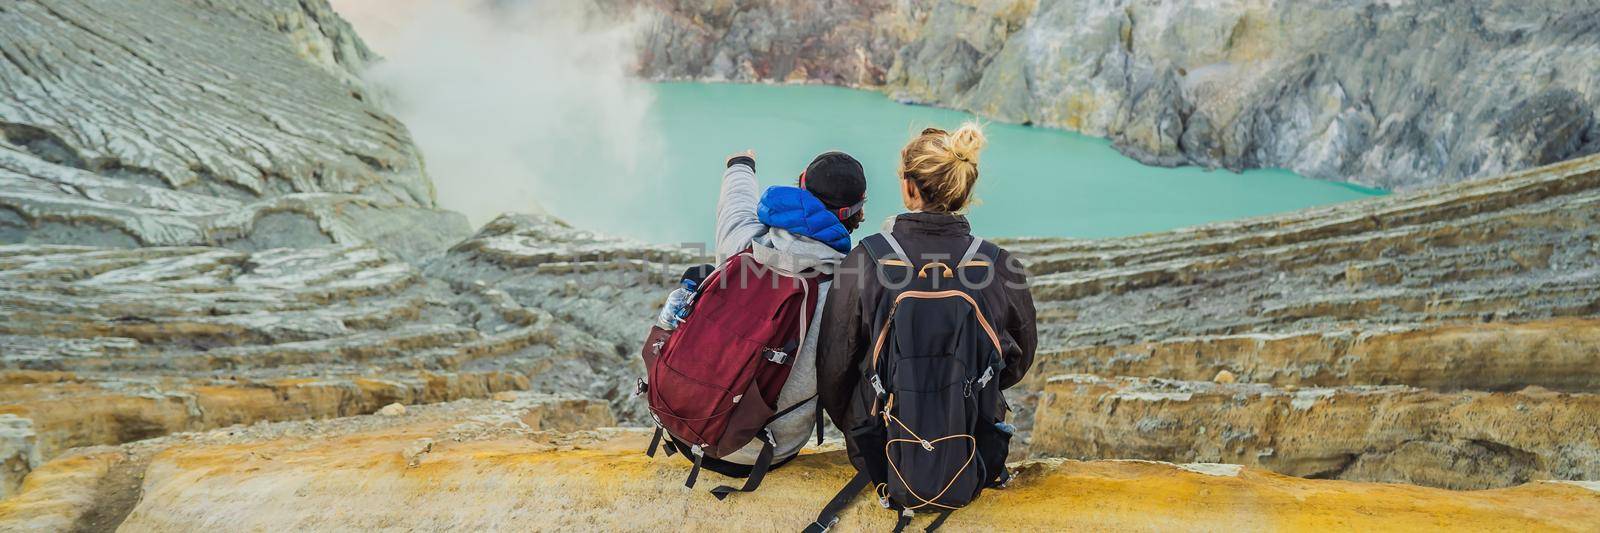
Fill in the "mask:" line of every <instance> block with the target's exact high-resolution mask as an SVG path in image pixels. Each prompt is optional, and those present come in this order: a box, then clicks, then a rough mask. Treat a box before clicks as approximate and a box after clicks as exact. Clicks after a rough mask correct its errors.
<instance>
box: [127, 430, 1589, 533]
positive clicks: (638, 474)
mask: <svg viewBox="0 0 1600 533" xmlns="http://www.w3.org/2000/svg"><path fill="white" fill-rule="evenodd" d="M441 429H443V426H440V427H431V426H426V425H424V426H410V427H404V428H397V429H386V430H380V431H370V432H365V433H355V434H350V435H346V436H342V437H337V438H327V439H303V438H284V439H276V440H271V441H265V442H260V443H249V444H228V445H214V446H197V447H186V448H172V449H169V450H167V451H165V452H162V453H161V454H159V455H157V456H156V457H155V458H154V460H153V462H152V463H151V464H150V467H149V469H148V470H147V471H146V475H145V481H144V487H143V488H144V490H143V492H144V494H143V497H142V499H141V501H140V503H139V504H138V506H137V507H136V508H135V509H134V510H133V512H132V513H131V514H130V515H129V516H128V518H127V520H126V521H125V522H124V523H123V524H122V527H121V529H120V530H121V531H193V530H221V529H226V530H232V531H294V530H371V529H404V530H439V529H455V530H469V531H483V530H516V531H526V530H536V531H553V530H563V531H570V530H584V531H593V530H601V531H663V530H717V531H757V530H760V531H772V530H776V531H797V530H799V529H801V528H802V527H803V526H805V525H806V524H807V523H809V522H810V520H811V519H812V518H813V516H814V515H815V513H816V512H817V510H818V509H819V508H820V507H821V506H822V505H823V503H824V502H826V501H827V500H828V499H829V498H830V497H831V496H832V495H833V493H834V491H835V490H836V489H838V488H839V487H840V486H842V485H843V484H844V482H845V481H846V479H847V478H848V477H849V476H850V471H849V469H848V468H847V466H846V462H845V458H844V455H843V453H842V452H839V451H827V452H821V453H810V454H807V455H806V456H803V457H801V458H799V459H797V460H795V461H794V462H793V463H791V464H790V465H789V466H787V467H785V468H783V469H781V470H779V471H777V472H775V473H773V474H772V475H771V476H769V477H768V478H767V482H766V484H765V485H764V486H763V487H762V488H761V490H760V491H759V492H757V493H755V494H749V495H737V496H734V497H732V498H729V500H728V501H725V502H719V501H717V500H716V499H714V498H712V497H711V495H710V494H707V493H706V489H709V488H711V487H714V486H716V485H718V484H720V483H723V482H726V481H727V480H725V479H723V478H721V477H719V476H717V475H715V474H710V475H706V476H703V477H702V480H701V485H700V487H699V488H698V489H696V490H689V489H685V488H684V487H683V485H682V481H683V476H684V474H685V473H686V471H687V465H686V463H685V462H684V461H683V460H682V458H680V457H664V456H658V457H656V458H655V459H651V458H647V457H645V456H644V455H643V454H642V453H640V451H641V450H642V449H643V448H644V445H645V443H646V441H647V437H648V434H647V433H645V432H643V431H640V430H619V429H602V430H598V431H587V432H579V433H575V434H571V435H564V436H555V437H551V436H549V435H551V434H549V433H545V434H541V435H543V436H527V435H522V436H515V437H506V436H489V437H486V438H484V440H473V437H460V438H450V437H449V436H448V435H449V433H448V432H445V433H440V430H441ZM422 439H430V440H428V441H427V442H426V444H425V445H419V442H421V440H422ZM411 465H415V466H411ZM1014 466H1015V467H1016V468H1018V469H1019V472H1020V474H1019V477H1018V479H1017V480H1016V481H1015V482H1014V483H1013V484H1012V486H1011V487H1010V488H1007V489H1005V490H999V491H991V492H987V493H985V496H984V497H983V498H982V499H981V500H980V501H979V502H977V503H975V504H973V505H972V506H970V507H969V508H967V509H965V510H962V511H961V512H958V513H956V514H955V515H953V516H952V517H951V519H950V521H949V522H948V523H947V524H946V526H945V529H946V530H949V531H974V530H986V531H992V530H1006V531H1088V530H1094V531H1109V530H1115V531H1146V530H1183V531H1195V530H1211V531H1330V530H1352V531H1354V530H1377V529H1382V530H1386V531H1395V530H1415V531H1438V530H1441V529H1452V530H1485V531H1506V530H1514V531H1525V530H1534V529H1537V530H1570V531H1583V530H1587V531H1593V530H1594V529H1595V526H1596V522H1595V517H1597V516H1600V491H1597V490H1596V489H1595V488H1594V487H1593V486H1584V485H1581V484H1575V483H1534V484H1529V485H1523V486H1519V487H1514V488H1509V489H1498V490H1485V491H1471V492H1456V491H1449V490H1442V489H1431V488H1423V487H1416V486H1408V485H1390V484H1369V483H1354V482H1345V481H1326V480H1306V479H1299V478H1293V477H1288V476H1283V475H1278V474H1273V473H1270V472H1265V471H1261V470H1254V469H1249V468H1241V467H1235V466H1231V465H1173V464H1168V463H1157V462H1141V461H1096V462H1076V461H1065V460H1042V461H1030V462H1025V463H1019V464H1018V465H1014ZM867 500H868V497H866V496H865V495H863V496H862V497H861V498H859V499H858V500H857V502H856V505H855V507H854V508H852V509H851V510H850V511H848V512H847V513H846V514H845V515H844V516H843V517H842V520H841V522H840V524H839V527H838V529H836V531H887V530H889V529H891V528H892V522H893V516H892V514H891V513H889V512H887V511H884V510H882V509H881V508H879V507H877V506H876V505H873V504H872V503H870V502H868V501H867ZM928 520H930V518H928V517H919V518H918V520H917V521H916V522H914V523H913V528H916V529H920V528H921V527H922V526H923V525H925V523H926V522H927V521H928Z"/></svg>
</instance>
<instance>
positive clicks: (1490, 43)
mask: <svg viewBox="0 0 1600 533" xmlns="http://www.w3.org/2000/svg"><path fill="white" fill-rule="evenodd" d="M610 3H612V4H622V5H624V6H626V7H624V8H619V9H618V11H619V12H622V13H637V12H642V13H644V15H643V16H644V17H646V18H647V21H648V22H649V23H648V24H644V25H642V27H643V28H644V30H643V35H642V37H641V39H640V40H639V43H640V52H639V53H640V71H641V72H642V73H644V74H645V75H648V76H653V77H658V78H666V79H709V80H735V81H810V82H822V83H832V84H841V85H851V86H860V87H868V88H874V89H878V90H882V91H885V92H887V93H888V94H889V95H891V96H892V97H894V98H898V99H901V100H905V101H914V102H927V103H933V104H938V105H943V106H949V107H954V108H958V109H965V110H970V111H973V112H976V113H978V114H980V115H984V116H987V117H990V118H994V119H998V120H1004V121H1008V122H1016V123H1027V124H1037V125H1041V126H1050V127H1059V128H1066V129H1070V130H1074V131H1080V132H1084V133H1087V134H1090V135H1095V136H1103V137H1109V138H1110V139H1111V140H1112V141H1113V142H1114V143H1115V145H1116V146H1117V148H1118V149H1120V150H1122V151H1123V152H1124V153H1126V154H1128V155H1130V156H1132V157H1135V158H1137V159H1140V160H1141V161H1145V162H1148V163H1153V164H1162V165H1178V164H1195V165H1204V166H1208V167H1226V168H1232V169H1240V168H1256V167H1278V168H1291V169H1294V170H1295V171H1297V172H1299V173H1301V174H1304V175H1308V176H1313V177H1318V178H1324V179H1332V180H1341V181H1350V182H1354V183H1360V184H1364V185H1372V186H1379V187H1384V188H1395V189H1414V188H1418V187H1422V186H1427V185H1437V184H1442V183H1449V182H1455V181H1460V180H1464V179H1468V178H1473V177H1484V176H1491V175H1495V174H1500V173H1504V172H1509V171H1515V170H1520V169H1524V168H1529V167H1534V166H1539V165H1544V164H1550V163H1555V162H1558V161H1561V160H1564V159H1568V158H1572V157H1577V156H1581V155H1585V154H1592V153H1595V152H1600V118H1597V110H1600V90H1597V89H1596V86H1595V84H1594V81H1593V76H1592V75H1591V73H1592V72H1594V71H1595V70H1596V69H1597V68H1600V54H1596V53H1594V51H1595V50H1596V49H1600V31H1596V30H1597V29H1600V7H1597V6H1596V5H1594V4H1593V3H1591V2H1587V1H1583V0H1561V1H1554V2H1541V3H1539V4H1537V5H1535V4H1523V3H1506V2H1490V1H1486V0H1474V1H1465V2H1386V1H1377V0H1369V1H1358V2H1345V1H1338V0H1316V1H1301V2H1272V1H1265V0H1226V1H1222V2H1207V3H1204V4H1196V3H1193V2H1182V1H1171V0H1115V1H1084V0H939V1H931V2H891V1H887V0H869V1H864V2H845V3H827V4H819V3H816V2H811V1H809V0H772V1H762V2H704V1H699V0H648V1H647V0H633V1H624V0H614V1H612V2H610ZM628 8H633V9H628Z"/></svg>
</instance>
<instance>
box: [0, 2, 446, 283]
mask: <svg viewBox="0 0 1600 533" xmlns="http://www.w3.org/2000/svg"><path fill="white" fill-rule="evenodd" d="M0 26H3V27H5V28H6V31H5V32H3V33H0V51H3V53H0V87H4V93H5V97H4V98H3V99H0V140H3V142H0V242H28V243H44V244H93V245H102V246H120V247H129V246H174V245H226V246H230V247H234V248H242V249H264V248H272V247H277V246H306V245H315V244H328V243H344V244H354V243H359V242H375V243H377V244H378V245H379V246H381V247H384V248H386V249H390V250H392V251H395V252H397V253H400V254H402V255H406V256H419V257H420V256H423V255H427V254H429V253H432V252H437V251H438V250H440V249H442V248H443V247H445V246H447V245H448V244H449V243H450V242H453V241H455V240H457V239H460V238H461V237H464V236H465V235H466V233H467V232H468V228H467V226H466V222H465V219H464V218H463V217H461V216H460V215H457V214H454V213H449V212H445V211H441V210H438V209H437V208H436V207H435V204H434V196H433V188H432V185H431V183H430V181H429V180H428V177H427V175H426V174H425V173H424V171H423V163H422V159H421V157H420V155H418V153H417V150H416V147H415V146H413V145H412V143H411V140H410V136H409V134H408V133H407V132H406V129H405V127H404V126H403V125H401V124H400V123H399V122H398V121H396V120H395V119H394V118H393V117H391V116H390V115H389V114H388V113H386V112H385V111H384V110H383V108H382V107H381V106H379V105H377V103H376V102H375V100H374V95H373V94H372V93H371V92H369V90H368V89H367V88H366V87H365V86H363V85H362V83H361V82H360V81H359V79H358V78H357V77H356V74H357V72H358V71H359V69H360V68H361V67H362V66H363V65H365V63H366V62H368V61H370V60H372V59H374V56H373V54H372V53H371V52H370V51H368V50H367V49H366V47H365V45H363V44H362V43H361V41H360V39H359V38H358V37H357V36H356V35H355V32H354V31H352V30H351V29H350V27H349V25H348V24H346V23H345V22H344V21H343V20H342V19H340V18H338V16H336V15H335V14H334V13H333V11H332V9H330V8H329V7H328V5H327V4H326V2H324V1H321V0H316V1H308V2H297V1H288V0H281V1H269V2H255V1H219V2H201V1H195V0H161V1H158V2H80V1H71V0H29V1H23V2H8V3H7V4H6V5H4V6H0Z"/></svg>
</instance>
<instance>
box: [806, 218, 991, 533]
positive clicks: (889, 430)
mask: <svg viewBox="0 0 1600 533" xmlns="http://www.w3.org/2000/svg"><path fill="white" fill-rule="evenodd" d="M862 245H863V246H865V247H866V248H867V251H868V252H869V253H871V255H872V259H873V262H874V264H875V267H876V275H877V276H878V280H879V281H880V282H881V283H882V284H883V287H884V289H885V290H884V292H883V299H882V300H881V301H879V302H878V304H877V310H876V313H875V315H876V316H874V317H873V322H872V324H873V327H872V330H871V332H870V333H871V337H870V339H871V341H872V344H871V347H870V350H869V352H868V354H867V356H866V357H865V358H864V359H863V361H862V364H861V369H860V370H861V381H860V382H859V384H858V385H857V386H856V391H855V394H856V396H855V398H854V399H853V400H852V401H851V405H850V409H849V411H848V413H849V414H848V415H847V418H848V423H847V424H846V425H847V427H844V428H841V429H842V430H844V432H845V442H846V444H847V446H848V448H849V453H850V462H851V463H852V464H854V465H855V467H856V470H857V475H856V477H855V479H853V480H851V482H850V484H849V485H847V486H846V487H845V489H844V490H843V491H840V493H839V495H838V496H836V497H835V498H834V501H833V502H831V503H829V505H828V508H826V509H824V510H823V513H822V515H821V516H819V517H818V519H817V522H816V523H814V524H812V525H811V527H809V528H807V531H825V530H827V528H828V527H829V526H832V525H833V522H835V521H836V519H837V514H838V512H839V511H840V510H842V509H843V507H844V506H845V505H847V504H848V503H849V501H850V499H852V498H853V497H854V496H855V495H856V494H857V493H859V492H860V491H861V489H862V488H865V487H866V486H867V485H868V484H869V483H870V484H871V485H872V486H873V487H874V488H875V489H876V490H875V492H876V493H877V495H878V500H879V503H880V504H881V505H883V506H884V507H885V508H888V509H892V510H895V511H898V512H899V513H900V518H899V521H898V523H897V524H896V526H895V530H896V531H900V530H902V529H904V528H905V526H906V525H907V524H909V523H910V521H911V516H912V513H915V512H937V513H939V517H938V518H936V519H935V520H934V522H933V523H932V524H931V525H930V526H929V527H928V530H929V531H932V530H933V529H936V528H938V527H939V526H940V525H942V524H943V523H944V520H945V519H946V518H948V516H949V513H950V512H952V511H954V510H956V509H959V508H961V507H963V506H965V505H967V504H968V503H971V502H972V501H973V500H975V499H976V498H977V497H978V494H979V493H980V492H982V491H983V489H984V488H987V487H992V486H998V485H1003V484H1004V483H1005V482H1006V481H1008V480H1009V479H1010V475H1009V473H1008V472H1006V467H1005V460H1006V454H1007V452H1009V451H1010V442H1011V432H1012V428H1011V426H1010V425H1008V424H1006V423H1005V410H1006V407H1005V399H1004V397H1003V395H1002V394H1001V392H1000V390H999V389H1000V387H999V385H998V383H997V381H998V379H997V378H998V377H999V375H1000V371H1001V370H1002V369H1003V368H1004V367H1005V359H1004V357H1003V355H1002V353H1003V352H1002V349H1001V343H1000V338H999V336H998V334H997V333H996V331H995V329H994V326H993V325H992V324H990V323H989V321H988V318H987V317H988V316H990V313H989V310H988V309H985V304H984V299H983V298H982V297H981V294H980V290H981V289H982V286H983V284H985V283H999V282H1000V281H999V280H998V277H997V272H996V271H995V270H994V269H995V265H994V258H996V257H999V248H998V247H996V246H995V245H994V244H991V243H987V242H985V241H984V240H983V239H979V238H977V237H973V240H972V243H971V245H970V246H968V247H967V249H966V252H965V253H964V254H962V255H961V256H960V257H961V259H960V260H959V261H957V262H955V263H954V264H951V263H949V262H948V261H927V262H925V263H921V264H918V263H916V262H914V261H913V260H912V259H911V257H910V256H908V255H907V254H906V253H905V250H903V249H902V248H901V247H900V244H899V243H898V242H896V241H895V239H894V237H893V235H890V234H887V233H885V234H879V235H873V236H871V237H868V238H866V239H865V240H863V241H862ZM863 275H872V274H871V273H863Z"/></svg>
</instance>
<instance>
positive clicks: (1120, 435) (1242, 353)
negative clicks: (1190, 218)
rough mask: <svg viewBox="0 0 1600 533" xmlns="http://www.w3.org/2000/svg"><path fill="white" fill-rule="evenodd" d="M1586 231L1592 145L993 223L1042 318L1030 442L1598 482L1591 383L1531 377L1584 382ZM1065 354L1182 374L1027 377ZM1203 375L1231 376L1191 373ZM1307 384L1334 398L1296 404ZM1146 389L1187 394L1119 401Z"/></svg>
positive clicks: (1599, 235) (1407, 477)
mask: <svg viewBox="0 0 1600 533" xmlns="http://www.w3.org/2000/svg"><path fill="white" fill-rule="evenodd" d="M1597 228H1600V158H1595V157H1590V158H1586V159H1579V160H1574V161H1569V162H1566V163H1562V164H1559V165H1553V166H1550V167H1545V168H1540V169H1535V170H1531V171H1526V172H1521V173H1515V174H1510V175H1507V176H1503V177H1499V178H1492V179H1487V180H1479V181H1474V182H1469V183H1464V184H1459V185H1454V186H1449V187H1443V188H1439V189H1433V190H1429V191H1426V192H1419V193H1415V194H1399V195H1394V196H1390V197H1384V198H1377V199H1372V200H1366V201H1362V202H1356V203H1351V204H1346V205H1340V206H1333V207H1327V208H1318V209H1311V210H1307V211H1301V212H1297V213H1292V214H1286V215H1279V216H1273V217H1266V218H1259V219H1252V220H1245V221H1238V222H1230V223H1222V224H1212V225H1206V226H1199V227H1195V228H1190V229H1184V230H1178V231H1172V232H1166V233H1158V234H1152V235H1145V236H1137V237H1130V238H1125V239H1112V240H1105V241H1061V240H1016V241H1011V242H1008V243H1007V244H1008V245H1009V246H1011V248H1012V249H1013V250H1015V251H1017V252H1019V253H1021V254H1023V255H1025V256H1026V257H1027V258H1028V260H1029V261H1030V263H1031V269H1032V270H1033V273H1034V274H1035V277H1034V286H1033V291H1034V295H1035V298H1036V299H1037V300H1038V302H1039V309H1040V316H1041V319H1040V325H1039V331H1040V336H1041V338H1042V339H1043V341H1042V342H1041V345H1042V346H1043V348H1042V349H1041V352H1040V354H1039V357H1038V360H1037V363H1036V366H1035V367H1034V369H1033V373H1032V378H1031V379H1032V380H1033V383H1032V386H1031V387H1032V388H1034V389H1035V390H1038V389H1043V390H1044V391H1045V393H1044V394H1043V399H1041V400H1040V402H1039V405H1040V408H1039V410H1038V412H1037V413H1035V414H1034V415H1033V418H1032V421H1033V423H1034V428H1033V429H1034V434H1033V441H1032V442H1031V446H1032V447H1031V451H1030V453H1032V454H1033V455H1035V456H1064V457H1073V458H1101V457H1139V458H1151V459H1162V460H1176V461H1189V460H1197V461H1225V462H1239V463H1243V464H1250V465H1258V466H1261V467H1264V468H1270V469H1274V470H1277V471H1280V472H1285V473H1291V474H1295V475H1305V476H1319V477H1339V478H1343V479H1358V480H1364V481H1404V482H1411V483H1420V484H1427V485H1434V486H1441V487H1452V488H1483V487H1500V486H1510V485H1515V484H1518V483H1522V482H1524V481H1526V480H1529V479H1551V478H1554V479H1594V478H1595V477H1596V476H1597V473H1596V472H1594V468H1595V466H1594V463H1593V461H1595V460H1596V458H1597V456H1596V453H1595V450H1596V447H1597V446H1600V442H1597V441H1596V440H1595V435H1596V434H1597V433H1596V432H1600V421H1597V420H1595V419H1594V418H1593V417H1591V416H1587V415H1581V414H1578V413H1585V412H1588V411H1590V410H1592V409H1593V407H1582V406H1584V405H1587V404H1589V403H1592V402H1593V397H1592V396H1590V395H1589V394H1570V395H1567V394H1556V393H1553V392H1548V391H1561V392H1567V393H1593V392H1596V391H1597V390H1600V372H1597V371H1596V370H1595V369H1596V368H1600V366H1597V363H1600V337H1596V334H1597V332H1600V329H1597V328H1600V291H1597V289H1600V266H1597V265H1600V245H1597V243H1600V230H1597ZM1061 374H1090V375H1097V376H1102V377H1111V376H1130V377H1140V378H1160V379H1175V380H1185V381H1187V382H1186V383H1171V382H1165V381H1155V382H1135V383H1133V384H1123V385H1116V384H1100V385H1093V386H1091V385H1084V384H1078V383H1072V382H1061V383H1051V384H1047V383H1046V382H1045V378H1050V377H1052V376H1057V375H1061ZM1086 379H1089V378H1086ZM1213 379H1216V380H1218V381H1226V382H1233V381H1238V382H1241V384H1240V385H1235V386H1227V387H1223V386H1219V387H1218V388H1214V389H1213V388H1209V386H1208V385H1205V384H1203V383H1194V382H1197V381H1210V380H1213ZM1244 383H1248V384H1249V385H1245V384H1244ZM1269 385H1270V386H1269ZM1373 386H1389V387H1378V388H1371V387H1373ZM1296 388H1297V389H1299V391H1300V392H1293V393H1287V392H1283V391H1285V390H1292V389H1296ZM1312 388H1316V389H1315V390H1316V391H1317V392H1316V393H1315V394H1326V395H1329V397H1330V398H1345V397H1348V398H1349V399H1348V400H1340V401H1339V402H1338V406H1337V407H1332V406H1323V405H1322V404H1316V405H1315V406H1314V407H1310V408H1309V410H1306V409H1298V408H1295V407H1294V405H1295V404H1296V403H1297V401H1296V400H1294V398H1296V397H1305V395H1306V394H1312V393H1309V392H1306V391H1309V390H1313V389H1312ZM1124 389H1126V392H1124ZM1146 389H1150V390H1152V391H1156V392H1152V393H1151V394H1153V395H1154V397H1157V398H1170V397H1175V396H1172V395H1177V396H1185V397H1189V396H1192V397H1194V398H1196V399H1197V400H1196V401H1194V402H1192V403H1191V402H1179V401H1165V400H1163V401H1152V402H1138V401H1132V402H1130V401H1121V400H1119V399H1120V398H1125V397H1138V396H1140V395H1141V394H1143V392H1141V391H1144V390H1146ZM1169 389H1170V390H1169ZM1191 389H1192V390H1191ZM1162 391H1166V392H1162ZM1196 391H1206V392H1204V393H1203V394H1202V393H1201V392H1196ZM1489 391H1499V392H1505V393H1510V394H1488V393H1487V392H1489ZM1512 391H1518V392H1514V393H1512ZM1541 391H1544V392H1541ZM1167 392H1171V393H1172V395H1168V394H1167ZM1296 395H1299V396H1296ZM1199 398H1205V399H1204V400H1199ZM1208 404H1210V405H1211V408H1210V409H1209V410H1207V408H1204V407H1200V406H1202V405H1208ZM1028 405H1029V400H1028V399H1023V401H1022V402H1020V406H1021V407H1023V408H1024V409H1023V411H1024V412H1026V407H1027V406H1028ZM1308 405H1310V404H1308ZM1191 409H1194V410H1191ZM1541 410H1543V411H1541ZM1202 411H1203V412H1202ZM1323 412H1327V413H1328V414H1326V415H1323V414H1322V413H1323ZM1540 413H1542V414H1540ZM1208 420H1209V421H1210V422H1209V423H1208V422H1206V421H1208ZM1563 424H1564V425H1563ZM1201 426H1204V427H1205V429H1204V430H1201V429H1200V427H1201ZM1541 432H1543V433H1541ZM1335 436H1337V438H1335ZM1530 439H1531V440H1530Z"/></svg>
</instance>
